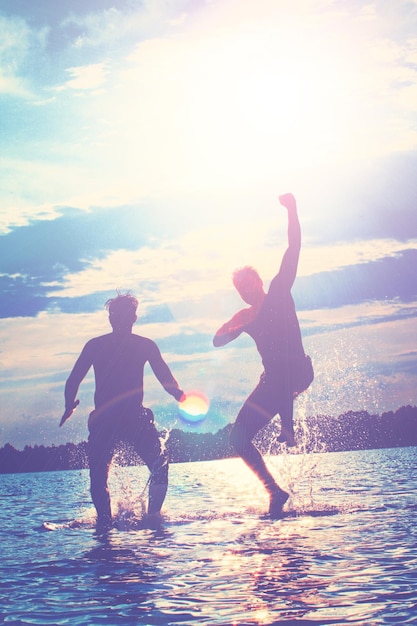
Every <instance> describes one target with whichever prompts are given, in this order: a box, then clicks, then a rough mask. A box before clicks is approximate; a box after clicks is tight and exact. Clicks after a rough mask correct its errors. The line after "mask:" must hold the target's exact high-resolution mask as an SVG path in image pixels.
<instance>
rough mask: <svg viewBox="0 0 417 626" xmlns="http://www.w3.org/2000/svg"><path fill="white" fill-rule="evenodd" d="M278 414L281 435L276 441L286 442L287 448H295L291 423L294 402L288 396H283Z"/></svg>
mask: <svg viewBox="0 0 417 626" xmlns="http://www.w3.org/2000/svg"><path fill="white" fill-rule="evenodd" d="M279 414H280V417H281V433H280V435H279V437H278V441H280V442H281V443H284V442H286V443H287V446H289V447H292V446H295V437H294V421H293V415H294V400H293V397H292V396H290V395H289V394H286V395H285V397H284V400H283V402H282V407H281V408H280V411H279Z"/></svg>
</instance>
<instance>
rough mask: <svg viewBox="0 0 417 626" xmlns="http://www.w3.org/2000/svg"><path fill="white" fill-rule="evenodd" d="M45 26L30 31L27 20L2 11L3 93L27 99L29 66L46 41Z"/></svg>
mask: <svg viewBox="0 0 417 626" xmlns="http://www.w3.org/2000/svg"><path fill="white" fill-rule="evenodd" d="M45 35H46V31H45V29H42V30H39V31H35V30H31V29H30V28H29V26H28V24H27V23H26V21H25V20H23V19H21V18H18V17H10V16H5V15H1V14H0V67H1V71H0V93H1V94H2V95H3V96H4V95H7V96H12V97H18V98H22V97H23V98H28V97H30V95H31V88H30V83H29V81H28V79H27V76H28V74H29V72H28V66H29V67H32V68H33V66H34V63H33V60H34V56H35V50H36V52H37V56H38V55H39V51H40V50H42V48H43V45H44V43H45Z"/></svg>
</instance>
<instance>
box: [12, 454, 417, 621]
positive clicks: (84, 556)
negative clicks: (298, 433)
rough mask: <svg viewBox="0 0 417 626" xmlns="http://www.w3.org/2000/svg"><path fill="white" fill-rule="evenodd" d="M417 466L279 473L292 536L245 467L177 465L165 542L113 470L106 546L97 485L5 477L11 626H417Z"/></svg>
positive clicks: (356, 458)
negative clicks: (95, 499)
mask: <svg viewBox="0 0 417 626" xmlns="http://www.w3.org/2000/svg"><path fill="white" fill-rule="evenodd" d="M416 461H417V449H416V448H401V449H395V450H378V451H358V452H344V453H329V454H315V455H304V456H302V455H300V456H299V455H284V456H280V457H270V458H269V459H268V463H269V464H270V466H271V467H272V468H273V471H274V474H275V475H276V476H277V477H280V478H281V482H282V485H283V486H284V487H289V488H290V489H291V491H292V497H291V500H290V502H289V506H288V509H289V510H288V513H287V515H286V516H285V518H284V519H282V520H277V521H271V520H269V519H268V518H267V517H266V516H265V511H266V509H267V504H268V503H267V499H266V497H265V495H264V493H263V491H262V488H261V487H260V486H259V485H258V483H257V481H256V480H255V479H254V478H253V477H252V474H251V473H250V472H249V470H247V468H246V467H245V466H244V464H243V463H242V462H241V461H240V460H239V459H228V460H224V461H211V462H202V463H184V464H176V465H172V466H171V470H170V488H169V492H168V497H167V500H166V506H165V508H164V523H163V525H162V526H161V528H159V529H154V530H152V529H146V528H143V527H141V523H140V518H141V501H140V498H138V497H137V496H138V494H140V493H141V492H142V491H143V488H144V486H145V483H146V478H147V472H146V470H145V468H143V467H137V468H114V469H113V470H112V473H111V489H112V496H113V506H114V509H115V514H116V518H117V526H118V527H117V528H115V529H113V530H111V531H110V532H109V533H108V534H107V535H105V536H98V535H97V534H96V532H95V527H94V509H93V508H92V505H91V500H90V495H89V491H88V473H87V472H86V471H68V472H50V473H38V474H14V475H2V476H0V491H1V501H2V504H3V506H2V508H1V510H0V517H1V534H2V542H1V549H2V556H1V574H2V575H1V578H0V589H1V600H0V618H1V619H2V620H3V622H4V623H6V624H42V625H46V624H71V625H83V626H84V625H88V624H94V625H98V624H108V625H117V624H132V625H133V624H147V625H154V624H160V625H164V626H167V625H169V624H210V625H215V624H274V623H284V624H285V623H287V624H291V623H300V624H417V530H416V528H417V524H416V522H417V495H416V489H415V486H416V479H417V463H416ZM45 521H51V522H52V523H53V526H52V527H53V528H55V530H54V531H52V532H51V531H46V530H44V528H43V523H44V522H45Z"/></svg>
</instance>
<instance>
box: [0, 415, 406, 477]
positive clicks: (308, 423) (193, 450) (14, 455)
mask: <svg viewBox="0 0 417 626" xmlns="http://www.w3.org/2000/svg"><path fill="white" fill-rule="evenodd" d="M278 424H279V421H278ZM230 429H231V425H230V424H228V425H227V426H226V427H225V428H222V429H221V430H219V431H218V432H217V433H215V434H212V433H205V434H200V433H193V432H184V431H182V430H179V429H173V430H172V431H171V432H170V433H169V438H168V441H167V448H168V451H169V457H170V460H171V463H181V462H188V461H209V460H214V459H224V458H228V457H232V456H236V455H235V453H234V451H233V450H232V448H231V447H230V445H229V432H230ZM278 433H279V426H278V425H277V423H276V422H275V421H273V422H272V423H271V424H270V425H269V426H268V427H267V428H266V429H265V430H264V431H262V432H261V434H260V436H259V437H258V439H257V440H256V443H257V445H258V447H259V448H260V449H261V450H262V451H263V452H264V453H266V452H269V453H270V454H278V453H279V452H280V451H281V450H282V445H281V444H279V443H278V442H277V441H276V435H277V434H278ZM297 440H298V442H299V444H300V445H299V447H298V448H297V449H296V450H295V452H297V451H299V450H303V451H306V452H340V451H346V450H369V449H375V448H396V447H404V446H417V407H415V406H414V407H412V406H403V407H401V408H400V409H398V410H397V411H395V412H393V411H389V412H388V413H383V414H382V415H381V416H379V415H370V414H369V413H368V412H367V411H356V412H355V411H348V412H347V413H344V414H343V415H340V416H339V417H331V416H328V415H318V416H316V417H307V418H306V419H305V420H304V421H303V422H302V423H299V424H298V432H297ZM139 462H140V461H139V459H138V458H135V457H134V455H132V454H131V453H129V450H126V451H124V452H123V453H121V454H119V455H118V457H117V463H118V464H120V465H134V464H137V463H139ZM87 467H88V459H87V444H86V442H85V441H83V442H81V443H79V444H74V443H67V444H66V445H61V446H49V447H46V446H33V447H32V446H25V448H24V449H23V450H16V449H15V448H14V447H13V446H11V445H10V444H6V445H5V446H4V447H3V448H0V473H1V474H12V473H18V472H46V471H55V470H67V469H84V468H87Z"/></svg>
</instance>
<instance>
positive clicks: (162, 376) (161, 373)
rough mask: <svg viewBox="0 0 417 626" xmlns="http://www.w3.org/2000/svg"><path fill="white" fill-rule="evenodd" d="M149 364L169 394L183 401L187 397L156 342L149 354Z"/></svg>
mask: <svg viewBox="0 0 417 626" xmlns="http://www.w3.org/2000/svg"><path fill="white" fill-rule="evenodd" d="M148 361H149V365H150V366H151V368H152V371H153V373H154V374H155V376H156V377H157V379H158V380H159V382H160V383H161V385H162V386H163V388H164V389H165V391H167V392H168V393H169V394H171V396H174V398H175V399H176V400H177V401H178V402H182V401H183V400H184V399H185V394H184V392H183V390H182V389H180V387H179V385H178V383H177V381H176V380H175V378H174V376H173V374H172V372H171V370H170V369H169V367H168V365H167V364H166V363H165V361H164V359H163V358H162V355H161V352H160V350H159V348H158V346H157V345H156V344H155V343H152V348H151V350H150V354H149V358H148Z"/></svg>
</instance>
